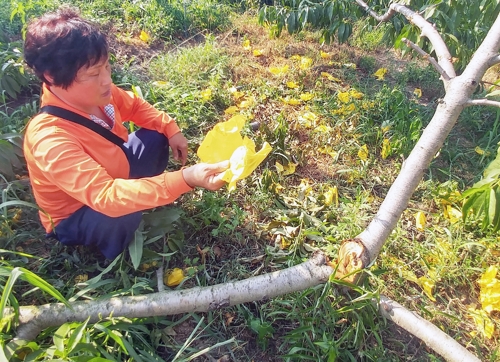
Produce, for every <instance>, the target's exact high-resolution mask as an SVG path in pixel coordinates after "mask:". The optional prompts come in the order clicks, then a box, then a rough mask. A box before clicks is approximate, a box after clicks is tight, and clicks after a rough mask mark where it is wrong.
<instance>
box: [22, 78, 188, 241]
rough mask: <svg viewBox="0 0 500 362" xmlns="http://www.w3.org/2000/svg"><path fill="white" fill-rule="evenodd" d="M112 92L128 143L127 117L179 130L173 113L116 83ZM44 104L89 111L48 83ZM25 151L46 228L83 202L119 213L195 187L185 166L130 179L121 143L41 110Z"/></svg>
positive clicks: (118, 126)
mask: <svg viewBox="0 0 500 362" xmlns="http://www.w3.org/2000/svg"><path fill="white" fill-rule="evenodd" d="M111 93H112V95H111V104H113V106H114V107H115V125H114V127H113V129H112V132H113V133H115V134H116V135H118V136H119V137H121V138H122V139H123V141H124V142H126V141H127V138H128V133H127V129H126V128H125V127H124V126H123V124H122V123H123V122H125V121H129V120H133V121H134V123H135V124H136V125H138V126H141V127H144V128H147V129H154V130H157V131H158V132H160V133H162V134H164V135H166V136H167V137H172V136H173V135H174V134H176V133H178V132H180V130H179V127H178V126H177V124H176V123H175V121H174V120H173V119H172V118H171V117H170V116H168V115H167V114H166V113H164V112H160V111H158V110H156V109H155V108H154V107H153V106H151V105H150V104H149V103H147V102H146V101H144V100H142V99H141V98H139V97H136V96H134V94H133V93H131V92H126V91H124V90H122V89H120V88H118V87H116V86H114V85H113V86H112V89H111ZM83 96H84V95H83ZM46 105H53V106H59V107H63V108H66V109H68V110H71V111H73V112H75V113H78V114H81V115H82V116H84V117H87V118H88V116H89V115H88V114H85V113H82V112H80V111H78V110H76V109H74V108H72V107H70V106H68V105H67V104H65V103H64V102H62V101H61V100H60V99H59V98H57V97H56V96H55V95H54V94H53V93H52V92H51V91H50V89H49V88H48V87H47V86H46V85H44V87H43V95H42V100H41V106H46ZM89 122H91V121H90V120H89ZM24 155H25V157H26V163H27V165H28V171H29V175H30V181H31V185H32V187H33V194H34V196H35V199H36V202H37V204H38V206H40V208H41V209H42V210H43V211H42V212H40V218H41V220H42V224H43V226H44V227H45V229H46V231H47V232H50V231H51V230H52V229H53V227H54V226H56V225H57V224H58V223H59V222H60V221H62V220H64V219H66V218H67V217H69V216H70V215H71V214H72V213H74V212H75V211H76V210H78V209H79V208H81V207H82V206H84V205H87V206H89V207H91V208H92V209H94V210H96V211H98V212H101V213H103V214H105V215H108V216H111V217H118V216H123V215H127V214H130V213H133V212H136V211H141V210H145V209H149V208H153V207H157V206H161V205H165V204H168V203H171V202H173V201H174V200H175V199H177V198H178V197H179V196H180V195H182V194H183V193H185V192H187V191H189V190H191V187H190V186H189V185H188V184H186V182H185V181H184V178H183V177H182V172H181V171H175V172H167V173H163V174H160V175H158V176H153V177H145V178H141V179H133V180H131V179H127V178H128V175H129V164H128V160H127V158H126V157H125V154H124V153H123V151H122V150H121V149H120V148H119V147H118V146H116V145H115V144H113V143H111V142H110V141H108V140H106V139H105V138H104V137H102V136H100V135H98V134H96V133H95V132H94V131H91V130H90V129H88V128H86V127H83V126H81V125H78V124H75V123H73V122H70V121H67V120H64V119H61V118H58V117H56V116H52V115H49V114H38V115H36V116H35V117H34V118H33V119H32V120H31V121H30V122H29V124H28V127H27V129H26V134H25V137H24Z"/></svg>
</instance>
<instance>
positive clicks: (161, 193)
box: [32, 132, 192, 217]
mask: <svg viewBox="0 0 500 362" xmlns="http://www.w3.org/2000/svg"><path fill="white" fill-rule="evenodd" d="M32 150H33V162H35V163H36V166H37V167H38V168H39V169H40V170H41V171H42V172H43V174H44V175H45V177H46V178H47V180H48V181H49V182H51V183H52V184H53V185H55V186H57V187H58V188H60V189H61V190H62V191H64V192H65V193H67V194H68V195H69V196H71V197H72V198H74V199H76V200H78V201H80V202H82V203H83V204H85V205H87V206H89V207H90V208H92V209H94V210H96V211H98V212H101V213H103V214H105V215H107V216H111V217H119V216H123V215H127V214H130V213H133V212H136V211H141V210H145V209H148V208H152V207H157V206H161V205H166V204H168V203H171V202H173V201H174V200H176V199H177V198H178V197H179V196H180V195H182V194H183V193H185V192H188V191H190V190H191V189H192V188H191V187H190V186H189V185H187V184H186V182H185V181H184V178H183V176H182V171H175V172H167V173H163V174H160V175H158V176H153V177H146V178H141V179H123V178H116V179H113V178H112V177H111V176H110V175H109V174H108V172H107V171H106V170H105V169H104V168H103V167H102V166H101V165H100V164H98V163H97V162H96V161H94V160H93V159H92V158H91V157H89V155H88V154H87V153H85V152H84V150H83V149H82V147H81V146H80V145H79V144H78V142H77V140H76V139H74V138H73V136H72V135H70V134H68V133H66V132H53V133H52V134H50V136H49V135H47V136H46V137H43V138H42V139H41V140H40V141H39V143H38V144H37V145H34V147H33V148H32Z"/></svg>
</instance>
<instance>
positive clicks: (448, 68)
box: [355, 0, 456, 85]
mask: <svg viewBox="0 0 500 362" xmlns="http://www.w3.org/2000/svg"><path fill="white" fill-rule="evenodd" d="M355 1H356V3H357V4H358V5H359V6H361V7H362V8H363V9H365V11H367V12H368V14H370V16H372V17H374V18H375V19H376V20H378V21H389V19H390V18H391V17H393V16H394V14H395V13H400V14H401V15H403V16H404V17H405V18H406V19H408V21H409V22H410V23H411V24H413V25H415V26H418V27H419V28H420V31H421V34H420V36H424V37H426V38H427V39H429V41H430V42H431V43H432V46H433V47H434V51H435V52H436V56H437V59H438V64H439V65H440V66H441V68H442V69H443V70H444V71H445V72H446V74H447V75H448V77H449V78H455V77H456V73H455V68H453V64H452V62H451V54H450V51H449V50H448V47H447V46H446V43H445V42H444V40H443V38H442V37H441V34H439V32H438V31H437V30H436V28H434V26H432V24H431V23H429V22H428V21H427V20H425V19H424V18H423V17H422V16H421V15H420V14H418V13H416V12H414V11H412V10H410V9H408V8H407V7H406V6H404V5H401V4H397V3H393V4H391V5H390V7H389V11H388V12H387V13H386V14H384V15H382V16H378V15H377V13H375V12H374V11H373V10H371V9H370V7H369V6H368V5H367V4H366V3H365V2H364V1H362V0H355ZM445 85H446V82H445Z"/></svg>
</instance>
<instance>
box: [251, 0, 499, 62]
mask: <svg viewBox="0 0 500 362" xmlns="http://www.w3.org/2000/svg"><path fill="white" fill-rule="evenodd" d="M367 3H368V5H369V6H370V9H371V10H374V11H375V12H377V13H378V14H383V13H385V12H386V11H387V10H388V8H389V5H390V4H391V3H392V1H390V0H373V1H369V2H367ZM401 3H404V4H405V5H408V6H409V7H411V8H412V9H417V10H418V12H419V13H420V14H422V16H423V17H424V18H425V19H426V20H428V21H430V22H432V23H433V24H434V25H435V26H436V29H437V30H438V32H439V33H440V34H442V36H443V39H444V41H445V42H446V44H447V45H448V47H449V50H450V53H451V54H452V56H453V57H454V58H456V61H457V62H458V67H459V68H460V69H462V68H463V67H465V65H466V64H467V63H468V62H469V60H470V59H471V57H472V54H473V52H474V49H477V46H478V45H479V44H480V43H481V42H482V40H483V39H484V37H485V36H486V33H487V32H488V29H489V28H490V27H491V25H492V24H493V22H494V20H495V19H496V17H497V16H498V14H499V12H500V1H499V0H481V1H469V0H406V1H404V2H401ZM366 16H367V14H366V12H365V11H363V10H362V9H361V8H360V7H359V6H358V4H356V2H355V1H352V0H284V1H281V2H280V3H279V4H277V5H275V6H267V5H266V6H264V7H262V8H261V9H260V12H259V22H260V23H261V24H267V25H268V26H269V27H270V30H271V33H272V35H275V36H279V35H280V34H281V32H282V31H283V29H286V30H287V31H288V32H289V33H295V32H300V31H301V30H303V29H304V28H305V27H307V26H310V27H313V28H316V29H321V30H322V41H324V42H326V43H330V42H332V41H333V40H335V39H337V40H338V42H339V43H344V42H346V41H347V39H348V38H349V36H350V35H351V34H352V32H353V27H354V26H355V25H356V23H357V21H358V20H361V19H364V21H363V26H364V29H363V30H365V31H370V30H372V29H373V28H374V27H376V26H378V25H379V21H378V20H376V19H373V18H372V17H366ZM388 24H389V26H386V27H384V29H385V35H384V41H385V42H386V43H387V44H391V45H395V46H396V48H400V49H402V50H403V51H407V48H406V46H404V43H402V41H401V39H403V38H406V39H409V40H411V41H412V42H414V43H416V44H417V45H419V46H420V47H421V48H423V49H424V50H425V51H427V52H429V53H432V50H433V49H432V44H430V42H429V41H428V40H426V39H425V38H423V37H421V36H420V29H419V28H418V27H416V26H413V25H412V24H411V23H410V22H409V21H408V20H407V19H406V18H405V17H403V16H402V15H399V14H397V15H396V16H393V17H392V18H391V19H390V20H389V23H388Z"/></svg>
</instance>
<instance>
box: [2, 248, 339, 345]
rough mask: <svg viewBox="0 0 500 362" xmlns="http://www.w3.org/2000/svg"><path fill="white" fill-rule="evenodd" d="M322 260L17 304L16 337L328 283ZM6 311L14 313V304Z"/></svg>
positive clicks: (194, 309) (328, 270)
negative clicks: (228, 277)
mask: <svg viewBox="0 0 500 362" xmlns="http://www.w3.org/2000/svg"><path fill="white" fill-rule="evenodd" d="M326 262H327V259H326V256H325V255H324V254H323V253H321V252H317V253H314V254H313V256H312V257H311V259H309V260H308V261H306V262H304V263H302V264H299V265H296V266H294V267H291V268H288V269H284V270H280V271H276V272H273V273H269V274H263V275H259V276H257V277H252V278H248V279H245V280H241V281H235V282H229V283H224V284H217V285H213V286H209V287H197V288H191V289H186V290H176V291H168V292H158V293H152V294H147V295H140V296H128V297H116V298H110V299H103V300H91V301H82V302H75V303H72V304H71V308H69V307H66V306H65V305H64V304H62V303H54V304H45V305H41V306H38V307H36V306H27V307H19V326H18V328H17V336H16V338H17V339H22V340H28V341H29V340H33V339H35V338H36V336H37V335H38V334H39V333H40V332H41V331H42V330H43V329H45V328H47V327H52V326H59V325H62V324H64V323H66V322H70V321H79V322H82V321H85V320H86V319H87V318H89V317H90V320H89V321H90V323H95V322H97V321H99V320H101V319H102V318H106V317H110V316H112V317H123V316H126V317H128V318H141V317H153V316H164V315H172V314H179V313H187V312H206V311H209V310H216V309H220V308H224V307H228V306H231V305H236V304H241V303H246V302H250V301H255V300H266V299H269V298H273V297H276V296H278V295H283V294H288V293H293V292H297V291H301V290H305V289H307V288H310V287H312V286H315V285H318V284H321V283H324V282H326V281H327V280H328V278H329V277H330V275H331V274H332V272H333V269H332V268H331V267H330V266H328V265H326ZM8 316H9V318H14V311H13V310H12V309H11V310H9V315H8Z"/></svg>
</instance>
